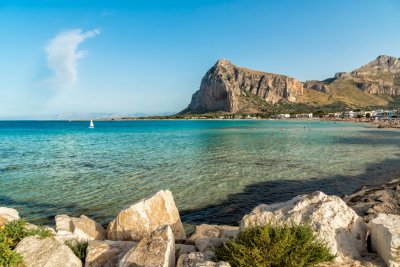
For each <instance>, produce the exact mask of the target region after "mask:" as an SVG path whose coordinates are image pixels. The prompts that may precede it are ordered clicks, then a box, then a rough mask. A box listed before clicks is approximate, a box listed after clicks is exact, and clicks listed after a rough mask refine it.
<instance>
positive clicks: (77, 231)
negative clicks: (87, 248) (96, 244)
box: [55, 214, 106, 240]
mask: <svg viewBox="0 0 400 267" xmlns="http://www.w3.org/2000/svg"><path fill="white" fill-rule="evenodd" d="M55 221H56V231H57V238H58V239H60V240H67V239H81V240H104V239H105V238H106V230H105V229H104V228H103V226H101V224H99V223H97V222H95V221H94V220H92V219H90V218H89V217H86V216H85V215H81V216H80V217H79V218H74V217H69V216H68V215H65V214H62V215H57V216H56V217H55Z"/></svg>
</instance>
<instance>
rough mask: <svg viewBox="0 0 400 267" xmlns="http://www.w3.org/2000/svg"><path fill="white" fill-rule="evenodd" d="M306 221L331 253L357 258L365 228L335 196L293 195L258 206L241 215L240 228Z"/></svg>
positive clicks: (320, 193)
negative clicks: (285, 200)
mask: <svg viewBox="0 0 400 267" xmlns="http://www.w3.org/2000/svg"><path fill="white" fill-rule="evenodd" d="M282 222H285V223H290V222H293V223H296V224H301V223H304V222H308V223H309V225H310V226H311V227H312V228H313V229H314V230H315V231H316V232H317V234H318V236H319V237H320V238H321V239H322V240H324V241H325V242H326V244H327V245H328V247H329V248H330V250H331V252H332V253H333V254H336V253H338V256H339V257H338V258H337V260H338V261H340V260H342V256H348V257H350V258H359V257H360V255H361V252H362V251H363V250H364V249H365V247H366V230H367V227H366V225H365V223H364V221H363V220H362V218H360V217H359V216H358V215H357V214H356V213H355V212H354V211H353V210H352V209H351V208H349V207H348V206H347V205H346V203H345V202H344V201H343V200H342V199H340V198H339V197H337V196H327V195H325V194H324V193H322V192H314V193H311V194H308V195H300V196H297V197H295V198H293V199H291V200H289V201H287V202H284V203H277V204H271V205H264V204H263V205H260V206H258V207H256V208H255V209H254V210H253V211H252V212H251V213H250V214H249V215H246V216H244V218H243V220H242V222H241V226H242V227H243V228H247V227H251V226H256V225H258V226H261V225H265V224H268V223H282Z"/></svg>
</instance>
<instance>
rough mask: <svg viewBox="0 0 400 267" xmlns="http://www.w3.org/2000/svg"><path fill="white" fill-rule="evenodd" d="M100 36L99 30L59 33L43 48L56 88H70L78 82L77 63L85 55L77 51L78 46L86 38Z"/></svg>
mask: <svg viewBox="0 0 400 267" xmlns="http://www.w3.org/2000/svg"><path fill="white" fill-rule="evenodd" d="M98 34H100V30H99V29H94V30H92V31H87V32H82V30H81V29H75V30H69V31H64V32H61V33H59V34H58V35H57V36H56V37H55V38H54V39H52V40H50V41H49V43H48V45H47V46H46V48H45V51H46V53H47V65H48V67H49V68H50V69H51V70H52V71H53V72H54V77H53V78H52V79H51V81H52V82H54V83H55V84H56V85H57V86H58V87H64V86H72V85H74V84H75V83H76V81H77V80H78V66H77V61H78V60H79V59H81V58H83V57H85V56H86V55H87V51H84V50H78V46H79V44H81V43H82V42H83V41H85V40H86V39H88V38H92V37H94V36H96V35H98Z"/></svg>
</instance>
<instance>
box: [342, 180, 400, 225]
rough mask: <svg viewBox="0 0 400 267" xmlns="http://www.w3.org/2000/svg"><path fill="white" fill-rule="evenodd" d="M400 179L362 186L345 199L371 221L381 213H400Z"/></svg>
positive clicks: (344, 198) (360, 214) (365, 218)
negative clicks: (399, 188)
mask: <svg viewBox="0 0 400 267" xmlns="http://www.w3.org/2000/svg"><path fill="white" fill-rule="evenodd" d="M397 187H400V179H395V180H392V181H390V182H388V183H385V184H382V185H378V186H369V187H364V188H361V189H360V190H358V191H356V192H354V193H352V194H350V195H347V196H344V197H343V200H344V201H345V202H346V203H347V205H349V206H350V207H351V208H352V209H354V211H355V212H356V213H357V214H358V215H359V216H361V217H363V218H364V221H365V222H369V221H370V220H372V219H373V218H375V217H376V216H377V215H378V214H379V213H387V214H395V215H400V194H399V192H398V190H397Z"/></svg>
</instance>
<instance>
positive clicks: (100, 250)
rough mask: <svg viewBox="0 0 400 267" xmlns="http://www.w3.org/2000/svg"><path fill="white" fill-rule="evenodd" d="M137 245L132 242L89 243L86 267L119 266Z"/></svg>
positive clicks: (107, 241) (97, 241) (94, 241)
mask: <svg viewBox="0 0 400 267" xmlns="http://www.w3.org/2000/svg"><path fill="white" fill-rule="evenodd" d="M136 245H137V243H136V242H132V241H111V240H104V241H102V240H92V241H89V244H88V248H87V255H86V261H85V267H114V266H118V264H119V262H120V260H121V259H122V257H123V256H124V255H125V254H126V252H128V251H129V250H130V249H132V248H133V247H134V246H136Z"/></svg>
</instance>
